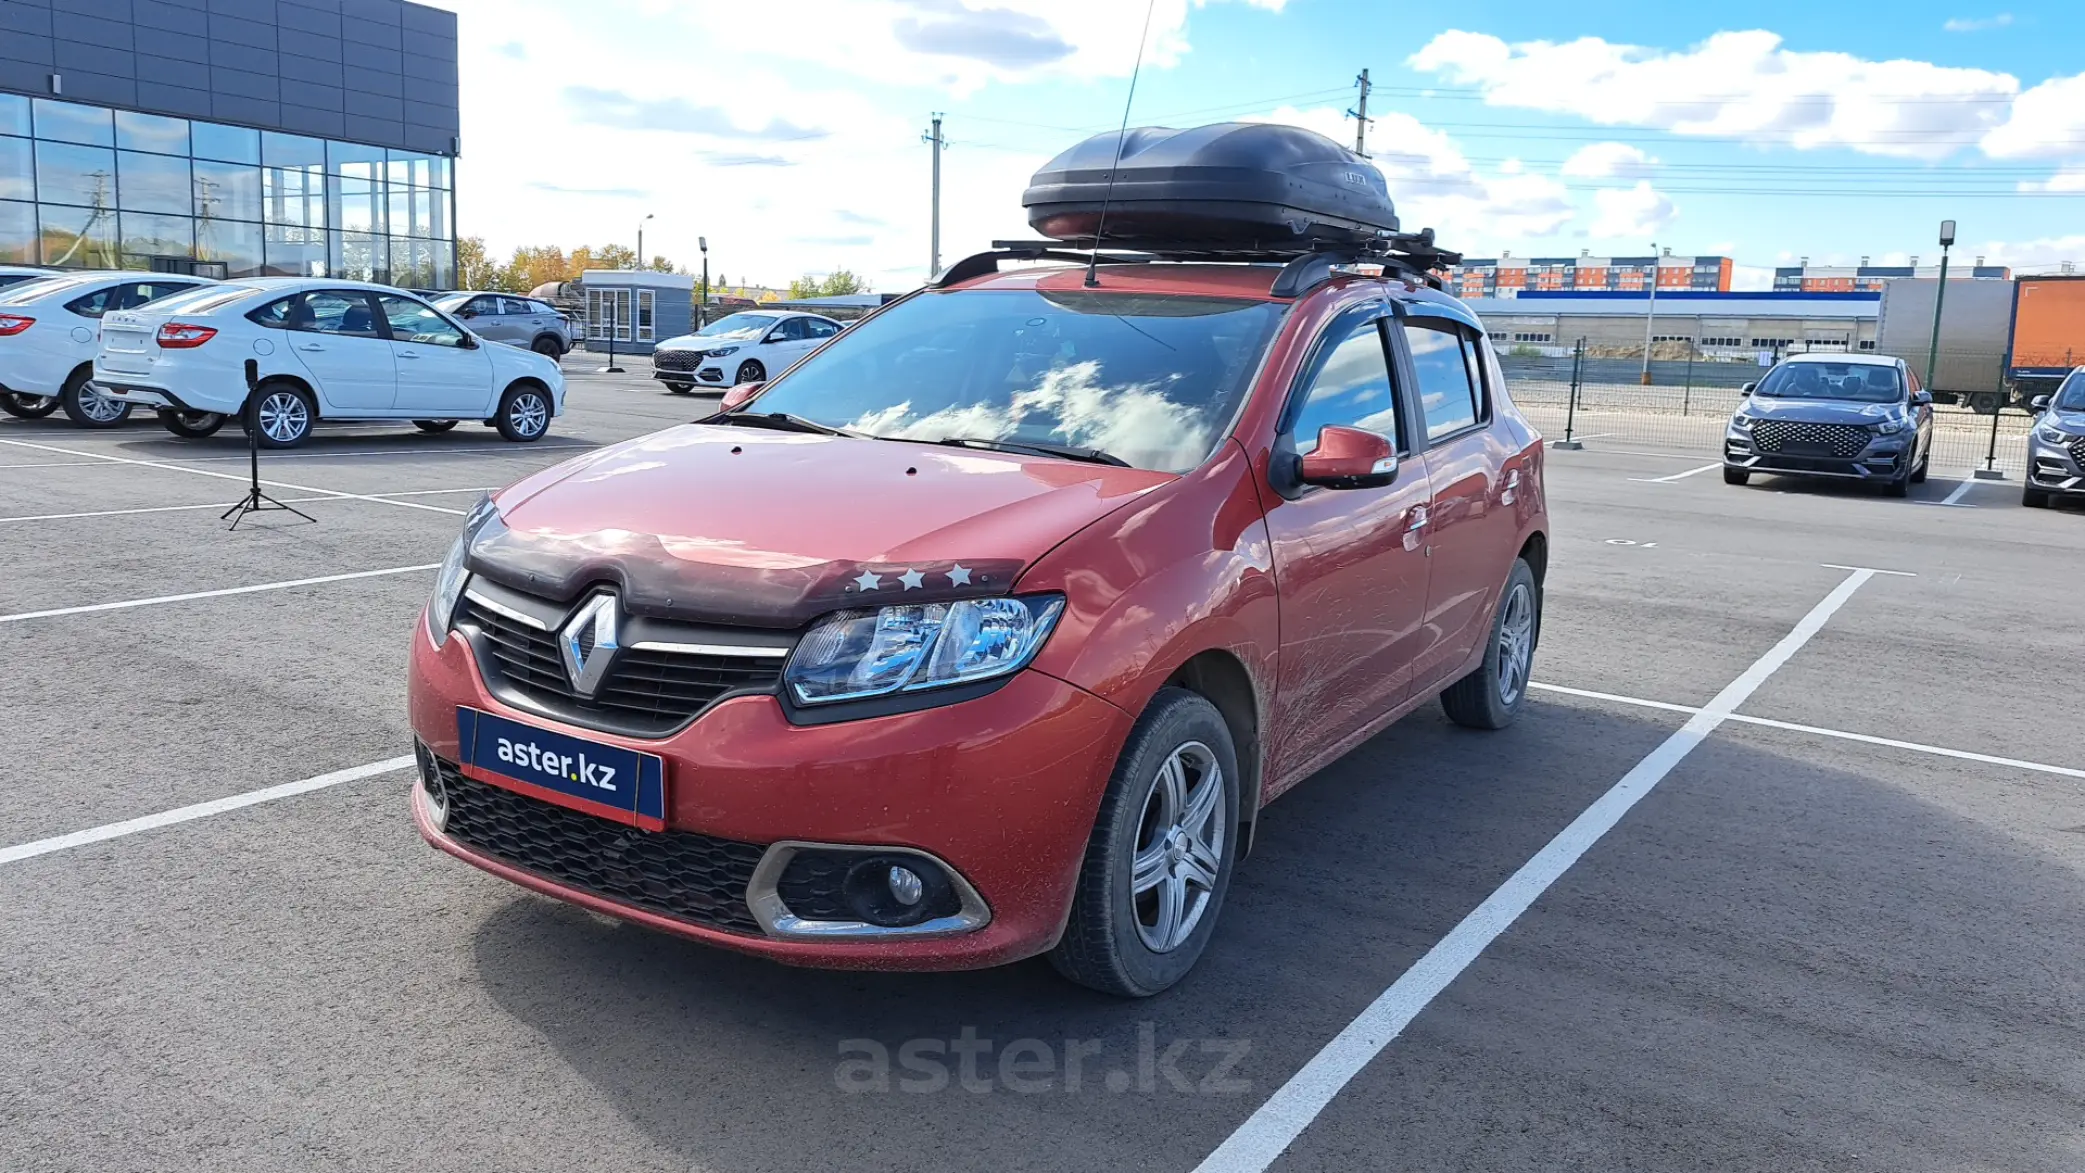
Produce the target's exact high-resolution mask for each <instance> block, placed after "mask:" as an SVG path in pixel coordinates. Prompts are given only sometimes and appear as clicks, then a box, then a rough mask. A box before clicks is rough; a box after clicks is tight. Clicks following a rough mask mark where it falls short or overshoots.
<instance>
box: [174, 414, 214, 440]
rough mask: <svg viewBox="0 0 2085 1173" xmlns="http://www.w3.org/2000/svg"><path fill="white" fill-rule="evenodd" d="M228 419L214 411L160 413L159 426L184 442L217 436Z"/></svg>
mask: <svg viewBox="0 0 2085 1173" xmlns="http://www.w3.org/2000/svg"><path fill="white" fill-rule="evenodd" d="M227 418H229V417H227V416H225V415H224V414H223V413H222V412H215V411H162V412H160V413H159V422H160V425H161V426H162V427H164V428H166V430H167V431H169V432H172V433H173V434H175V435H176V436H179V437H181V438H182V439H184V440H202V439H206V438H208V437H210V436H214V435H216V434H217V429H219V428H221V427H223V426H224V425H225V420H226V419H227Z"/></svg>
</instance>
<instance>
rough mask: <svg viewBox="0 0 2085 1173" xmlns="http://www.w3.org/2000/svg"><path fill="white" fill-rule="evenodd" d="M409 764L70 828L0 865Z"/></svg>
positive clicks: (390, 761)
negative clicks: (85, 828)
mask: <svg viewBox="0 0 2085 1173" xmlns="http://www.w3.org/2000/svg"><path fill="white" fill-rule="evenodd" d="M412 764H413V759H412V756H411V755H407V756H405V757H402V758H385V759H384V760H383V761H381V762H370V763H369V764H367V765H362V766H350V767H348V768H347V769H345V770H335V771H333V772H332V773H330V774H320V775H318V776H317V777H315V778H303V779H300V780H298V781H295V782H285V783H283V784H282V785H280V786H269V787H266V788H265V789H261V790H249V791H247V792H246V793H244V794H234V795H232V796H231V797H230V798H216V799H212V800H210V801H209V802H199V803H196V804H195V805H193V806H182V807H175V808H174V809H173V810H170V811H161V812H159V813H158V814H156V815H145V816H143V817H141V818H135V819H125V820H123V821H122V822H120V823H106V824H104V825H102V826H99V827H89V828H88V829H87V830H85V831H74V832H72V833H71V834H69V835H53V836H52V837H50V838H49V839H38V840H36V841H35V842H34V843H23V844H19V845H17V846H14V847H0V864H10V863H17V862H19V861H21V860H25V859H33V858H35V857H36V856H39V855H49V854H51V853H52V852H54V851H70V850H71V849H73V848H75V847H85V846H87V845H88V844H89V843H102V842H106V841H107V840H110V839H120V838H122V837H123V836H125V835H135V834H137V833H138V832H140V831H152V830H156V829H158V828H160V827H171V826H173V825H174V824H176V823H187V822H192V821H194V820H196V819H207V818H209V817H210V816H212V815H221V814H224V813H225V812H227V811H235V810H239V809H241V808H242V807H249V806H256V805H258V804H260V803H264V802H273V801H275V800H276V799H278V798H291V797H294V796H295V795H299V794H309V793H311V792H312V791H314V790H324V789H326V788H327V787H329V786H339V785H341V784H342V783H344V782H354V781H358V780H360V779H363V778H369V777H373V776H374V775H377V774H388V773H390V772H391V771H393V770H403V769H405V768H406V767H407V766H410V765H412Z"/></svg>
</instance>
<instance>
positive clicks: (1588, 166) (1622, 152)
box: [1563, 143, 1658, 179]
mask: <svg viewBox="0 0 2085 1173" xmlns="http://www.w3.org/2000/svg"><path fill="white" fill-rule="evenodd" d="M1657 162H1658V160H1656V159H1653V158H1652V157H1650V156H1649V155H1648V154H1645V153H1644V152H1643V151H1642V150H1641V149H1639V148H1637V147H1632V146H1630V145H1629V144H1628V143H1594V144H1592V145H1591V146H1585V147H1580V148H1579V149H1578V150H1577V151H1576V152H1575V153H1573V154H1572V156H1571V157H1570V158H1568V159H1566V160H1564V169H1563V170H1564V174H1566V175H1569V176H1572V177H1574V178H1579V179H1609V178H1613V179H1647V178H1649V177H1650V174H1651V169H1652V168H1653V167H1654V166H1656V164H1657Z"/></svg>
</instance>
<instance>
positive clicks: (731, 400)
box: [717, 383, 767, 411]
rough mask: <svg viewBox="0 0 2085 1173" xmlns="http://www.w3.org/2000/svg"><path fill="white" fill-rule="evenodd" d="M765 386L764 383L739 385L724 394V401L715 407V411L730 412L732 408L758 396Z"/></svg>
mask: <svg viewBox="0 0 2085 1173" xmlns="http://www.w3.org/2000/svg"><path fill="white" fill-rule="evenodd" d="M765 386H767V384H766V383H739V384H737V385H735V386H733V387H732V388H731V389H730V390H728V391H726V392H724V401H723V402H722V403H720V404H718V405H717V409H718V410H719V411H730V410H731V409H732V408H734V407H737V406H739V405H740V404H742V403H744V402H746V401H747V400H749V399H751V398H753V397H754V396H755V395H758V394H760V389H761V388H762V387H765Z"/></svg>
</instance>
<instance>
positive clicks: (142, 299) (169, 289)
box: [120, 281, 195, 310]
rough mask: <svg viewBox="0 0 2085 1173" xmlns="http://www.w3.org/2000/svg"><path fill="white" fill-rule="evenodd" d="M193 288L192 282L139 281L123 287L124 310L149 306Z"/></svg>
mask: <svg viewBox="0 0 2085 1173" xmlns="http://www.w3.org/2000/svg"><path fill="white" fill-rule="evenodd" d="M194 288H195V282H193V281H139V282H136V283H134V284H130V285H126V286H124V287H123V291H124V292H123V305H122V306H121V307H120V308H122V309H126V310H132V309H136V308H137V307H139V306H141V305H149V304H151V303H152V302H155V301H158V300H159V299H160V298H162V297H172V296H173V295H174V294H177V293H186V292H188V291H189V290H191V289H194Z"/></svg>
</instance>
